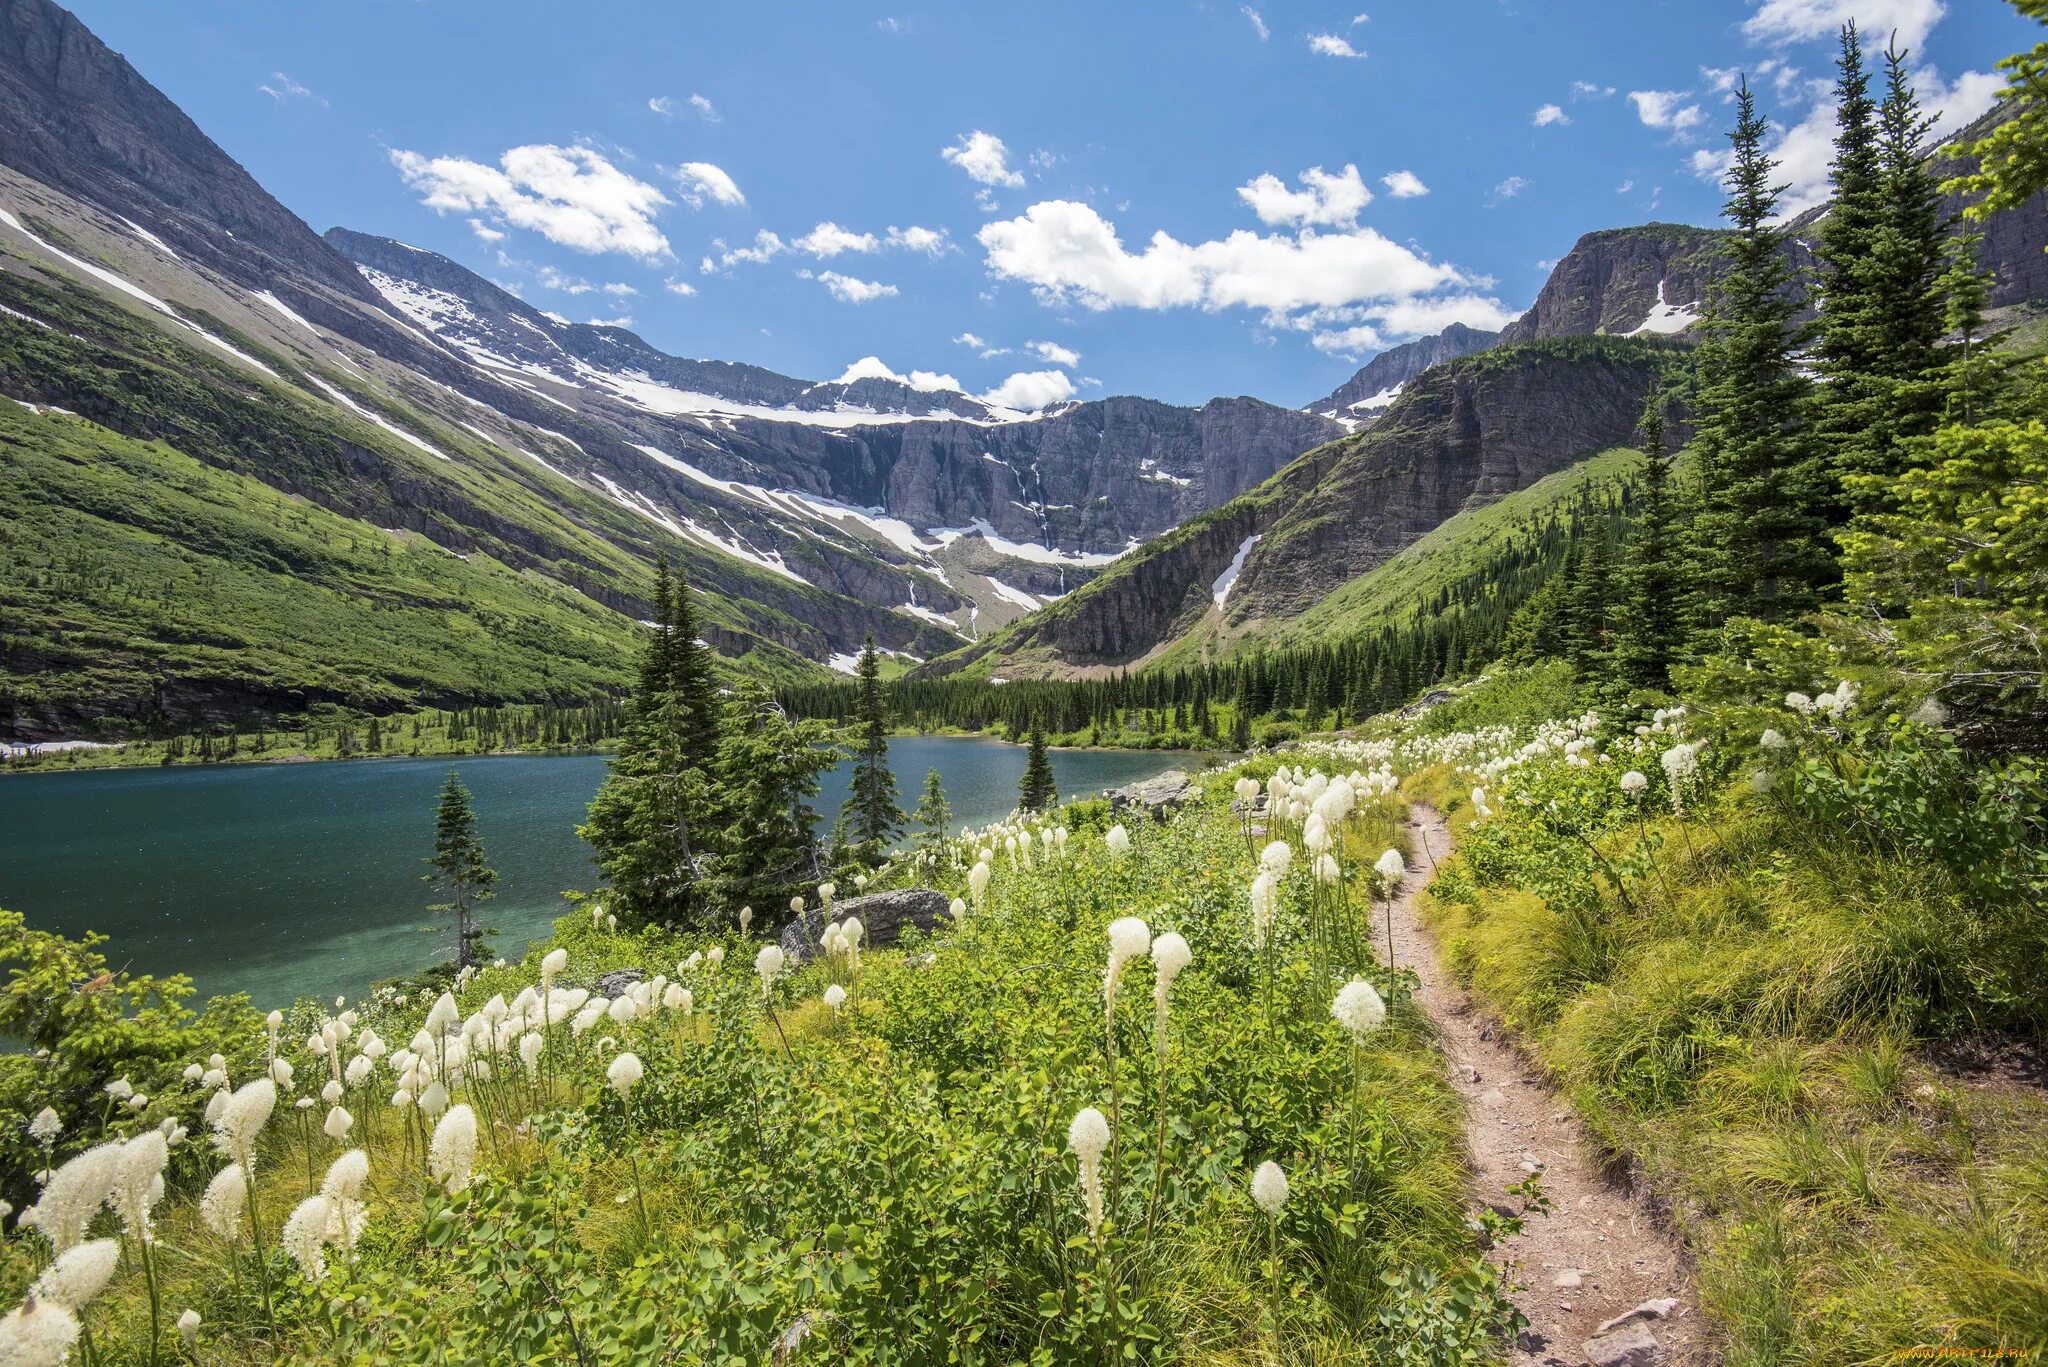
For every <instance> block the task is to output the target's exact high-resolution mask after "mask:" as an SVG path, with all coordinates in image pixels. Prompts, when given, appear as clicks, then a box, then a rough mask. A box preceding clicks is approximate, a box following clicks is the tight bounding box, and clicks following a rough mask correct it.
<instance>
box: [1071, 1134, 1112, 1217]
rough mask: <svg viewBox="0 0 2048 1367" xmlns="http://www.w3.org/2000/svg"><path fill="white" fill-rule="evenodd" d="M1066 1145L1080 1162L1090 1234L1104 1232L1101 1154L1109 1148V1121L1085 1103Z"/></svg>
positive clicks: (1082, 1195) (1083, 1196)
mask: <svg viewBox="0 0 2048 1367" xmlns="http://www.w3.org/2000/svg"><path fill="white" fill-rule="evenodd" d="M1067 1148H1068V1149H1070V1150H1071V1151H1072V1152H1073V1155H1074V1157H1075V1158H1077V1159H1079V1160H1080V1163H1081V1198H1082V1200H1083V1201H1084V1202H1085V1203H1086V1206H1087V1210H1088V1233H1089V1236H1090V1237H1094V1236H1096V1235H1099V1234H1100V1233H1101V1232H1102V1155H1103V1153H1104V1151H1106V1150H1107V1149H1108V1148H1109V1121H1108V1120H1107V1119H1105V1118H1104V1117H1103V1114H1102V1112H1100V1111H1098V1110H1096V1109H1095V1108H1094V1107H1093V1106H1084V1107H1082V1109H1081V1112H1080V1114H1078V1115H1076V1116H1075V1117H1074V1123H1073V1124H1071V1125H1069V1126H1067Z"/></svg>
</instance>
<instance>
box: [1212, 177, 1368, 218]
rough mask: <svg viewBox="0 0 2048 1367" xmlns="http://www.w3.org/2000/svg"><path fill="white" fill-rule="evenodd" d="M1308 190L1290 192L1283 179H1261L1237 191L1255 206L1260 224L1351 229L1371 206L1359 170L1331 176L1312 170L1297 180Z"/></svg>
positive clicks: (1246, 201) (1242, 197)
mask: <svg viewBox="0 0 2048 1367" xmlns="http://www.w3.org/2000/svg"><path fill="white" fill-rule="evenodd" d="M1298 179H1299V180H1300V181H1301V183H1302V185H1303V186H1304V187H1306V188H1304V189H1300V190H1290V189H1288V188H1287V185H1286V183H1285V182H1284V181H1282V180H1281V179H1280V177H1278V176H1276V175H1272V174H1270V173H1269V174H1266V175H1262V176H1259V177H1258V178H1257V179H1255V180H1253V181H1252V182H1251V183H1249V184H1247V185H1240V186H1239V187H1238V188H1237V197H1238V198H1239V199H1241V200H1243V201H1244V202H1245V203H1246V204H1249V205H1251V206H1252V212H1253V213H1255V214H1257V215H1258V216H1259V222H1261V223H1268V224H1281V223H1301V224H1320V225H1323V226H1326V227H1349V226H1350V225H1351V224H1353V223H1356V222H1357V221H1358V211H1359V210H1361V209H1363V208H1364V207H1365V206H1366V205H1368V204H1370V203H1372V191H1370V190H1368V189H1366V188H1365V182H1364V181H1363V180H1361V179H1360V178H1359V175H1358V168H1357V167H1356V166H1348V165H1347V166H1346V167H1345V168H1344V169H1343V171H1341V172H1339V173H1337V174H1334V175H1333V174H1331V173H1330V172H1328V171H1325V170H1324V169H1323V168H1322V167H1320V166H1311V167H1309V169H1308V170H1306V171H1303V172H1302V173H1301V175H1300V176H1299V177H1298Z"/></svg>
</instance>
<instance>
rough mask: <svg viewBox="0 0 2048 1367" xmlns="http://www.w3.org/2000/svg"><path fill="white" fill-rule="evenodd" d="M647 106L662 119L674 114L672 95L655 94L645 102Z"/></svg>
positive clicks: (674, 106) (674, 104) (674, 103)
mask: <svg viewBox="0 0 2048 1367" xmlns="http://www.w3.org/2000/svg"><path fill="white" fill-rule="evenodd" d="M647 107H648V108H649V109H651V110H653V111H654V112H655V113H657V114H659V115H661V117H663V118H664V119H672V118H674V117H675V116H676V100H675V96H673V95H656V96H655V97H654V98H653V99H651V100H649V101H648V102H647Z"/></svg>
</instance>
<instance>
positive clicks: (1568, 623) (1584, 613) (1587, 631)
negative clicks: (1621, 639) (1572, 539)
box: [1559, 527, 1613, 680]
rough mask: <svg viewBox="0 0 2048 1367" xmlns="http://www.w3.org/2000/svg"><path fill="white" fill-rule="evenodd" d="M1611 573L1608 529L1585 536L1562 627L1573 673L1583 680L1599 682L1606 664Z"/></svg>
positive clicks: (1567, 592)
mask: <svg viewBox="0 0 2048 1367" xmlns="http://www.w3.org/2000/svg"><path fill="white" fill-rule="evenodd" d="M1612 587H1613V586H1612V583H1611V576H1610V575H1609V573H1608V555H1607V537H1606V528H1605V527H1591V528H1588V529H1587V532H1586V542H1585V549H1584V552H1583V553H1582V554H1581V555H1580V556H1579V558H1578V565H1577V567H1576V569H1575V571H1574V573H1573V574H1572V576H1571V578H1570V579H1569V580H1568V581H1567V582H1566V584H1565V603H1566V608H1565V613H1564V620H1563V622H1562V623H1561V624H1560V627H1561V629H1560V632H1559V635H1560V637H1561V638H1562V639H1561V641H1560V644H1561V645H1562V647H1563V654H1564V657H1565V658H1566V659H1567V660H1569V661H1571V666H1572V672H1573V673H1574V674H1576V675H1577V676H1578V677H1579V678H1580V679H1581V680H1592V679H1597V678H1599V677H1600V676H1601V674H1602V673H1604V672H1605V669H1606V664H1607V622H1608V597H1609V593H1610V591H1611V590H1612Z"/></svg>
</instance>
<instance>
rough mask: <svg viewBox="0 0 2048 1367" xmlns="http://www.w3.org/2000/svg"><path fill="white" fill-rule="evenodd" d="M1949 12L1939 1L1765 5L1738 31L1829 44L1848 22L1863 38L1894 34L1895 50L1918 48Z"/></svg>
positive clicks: (1785, 0) (1783, 0)
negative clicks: (1859, 31)
mask: <svg viewBox="0 0 2048 1367" xmlns="http://www.w3.org/2000/svg"><path fill="white" fill-rule="evenodd" d="M1946 12H1947V6H1946V5H1945V4H1943V2H1942V0H1764V3H1763V4H1762V5H1760V6H1758V7H1757V11H1756V13H1755V14H1752V15H1751V16H1750V17H1749V18H1748V19H1747V20H1746V21H1744V23H1743V25H1742V31H1743V33H1744V34H1745V35H1747V36H1748V37H1749V38H1750V39H1752V40H1754V41H1757V42H1770V43H1785V42H1795V41H1799V40H1801V39H1806V38H1832V37H1833V36H1834V35H1835V34H1837V33H1839V32H1840V31H1841V28H1842V25H1844V24H1846V23H1848V22H1849V21H1850V20H1851V19H1854V20H1855V21H1856V24H1857V26H1858V27H1859V28H1861V29H1862V30H1863V31H1864V32H1865V33H1873V34H1890V33H1892V32H1893V31H1894V30H1896V31H1897V32H1898V36H1899V46H1900V47H1903V48H1917V47H1919V46H1920V44H1921V42H1922V41H1924V40H1925V39H1926V37H1927V34H1928V32H1929V31H1930V30H1931V29H1933V27H1934V26H1935V24H1936V23H1937V22H1939V21H1940V19H1941V16H1942V15H1943V14H1945V13H1946Z"/></svg>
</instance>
